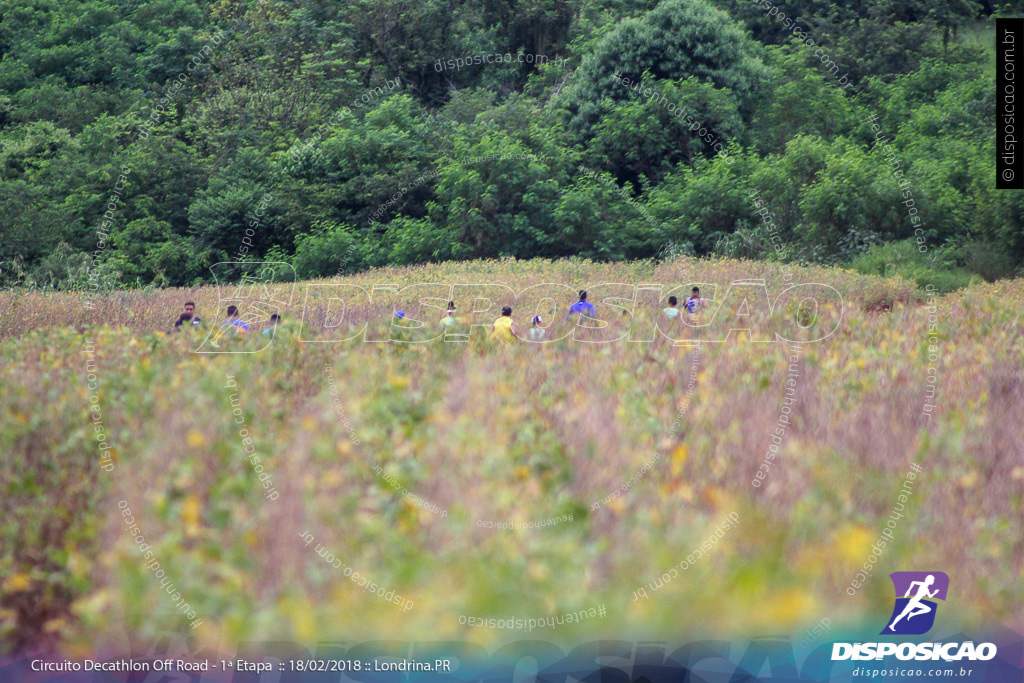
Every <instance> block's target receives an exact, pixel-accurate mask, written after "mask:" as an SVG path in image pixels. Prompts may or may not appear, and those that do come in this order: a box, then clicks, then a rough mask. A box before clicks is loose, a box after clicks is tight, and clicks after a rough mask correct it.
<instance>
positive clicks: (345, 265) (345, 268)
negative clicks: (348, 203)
mask: <svg viewBox="0 0 1024 683" xmlns="http://www.w3.org/2000/svg"><path fill="white" fill-rule="evenodd" d="M360 263H361V256H360V252H359V249H358V245H357V242H356V239H355V237H353V236H352V228H351V227H349V226H344V225H331V224H320V225H316V226H314V231H313V232H311V233H309V234H307V235H300V236H299V237H298V239H296V248H295V260H294V266H295V272H296V274H297V275H298V277H300V278H313V277H331V276H334V275H341V274H343V273H351V272H355V271H356V270H358V269H359V266H360Z"/></svg>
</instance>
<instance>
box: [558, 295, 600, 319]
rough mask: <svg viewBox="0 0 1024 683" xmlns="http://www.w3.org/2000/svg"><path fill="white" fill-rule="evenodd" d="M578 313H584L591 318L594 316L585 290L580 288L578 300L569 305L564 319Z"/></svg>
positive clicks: (592, 306)
mask: <svg viewBox="0 0 1024 683" xmlns="http://www.w3.org/2000/svg"><path fill="white" fill-rule="evenodd" d="M578 313H586V314H587V315H588V316H589V317H591V318H596V317H597V316H596V315H595V314H594V305H593V304H591V303H590V302H589V301H587V290H585V289H581V290H580V300H579V301H577V302H576V303H574V304H573V305H572V306H570V307H569V315H567V316H565V319H566V320H568V319H569V318H571V317H573V316H574V315H576V314H578Z"/></svg>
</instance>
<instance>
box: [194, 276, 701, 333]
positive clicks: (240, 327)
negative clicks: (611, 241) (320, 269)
mask: <svg viewBox="0 0 1024 683" xmlns="http://www.w3.org/2000/svg"><path fill="white" fill-rule="evenodd" d="M704 305H705V300H704V299H703V298H702V297H701V295H700V288H699V287H694V288H693V290H692V291H691V293H690V296H689V297H687V299H686V300H685V301H684V302H683V309H684V310H685V311H686V312H687V314H688V315H690V316H691V317H693V316H696V315H697V314H698V313H699V312H700V310H701V309H702V308H703V307H704ZM195 312H196V305H195V302H193V301H186V302H185V309H184V311H183V312H182V314H181V315H180V316H178V319H177V320H176V321H175V323H174V329H175V330H180V329H182V328H190V327H195V326H198V325H201V324H202V322H203V321H202V318H200V317H198V316H197V315H196V314H195ZM679 313H680V309H679V299H677V298H676V297H675V296H670V297H669V298H668V306H666V307H665V308H664V309H662V314H663V315H664V316H665V317H666V318H668V319H670V320H674V319H677V318H678V317H679ZM584 315H585V316H587V317H590V318H596V317H597V312H596V311H595V310H594V305H593V304H592V303H590V302H589V301H587V291H586V290H585V289H582V290H580V292H579V300H578V301H576V303H574V304H573V305H571V306H570V307H569V312H568V313H567V314H566V316H565V319H566V320H571V319H572V318H573V316H576V317H577V318H579V317H582V316H584ZM395 318H397V319H399V320H404V319H405V311H395ZM280 322H281V316H280V315H279V314H277V313H274V314H273V315H271V316H270V320H269V326H268V327H267V328H266V329H264V330H263V334H271V333H273V331H274V328H275V327H276V326H277V325H278V324H279V323H280ZM543 322H544V320H543V319H542V318H541V316H539V315H535V316H533V318H532V319H531V320H530V328H529V330H528V331H527V337H528V338H529V340H530V341H541V340H543V339H544V335H545V328H544V327H541V323H543ZM459 323H460V321H459V319H458V317H457V316H456V308H455V302H454V301H449V302H448V308H447V310H446V311H445V314H444V317H443V318H441V323H440V324H441V327H442V328H449V327H451V326H453V325H457V324H459ZM231 329H233V330H234V331H235V332H236V333H238V334H247V333H248V332H249V323H247V322H245V321H244V320H243V319H242V316H241V314H240V313H239V311H238V307H237V306H234V305H231V306H228V308H227V317H226V318H225V320H224V322H222V323H221V324H220V326H219V330H220V331H221V332H222V333H223V332H226V331H228V330H231ZM513 338H518V335H517V334H516V329H515V325H514V324H513V323H512V307H511V306H503V307H502V309H501V315H500V316H498V317H497V318H496V319H495V320H494V322H493V323H492V324H491V339H493V340H497V341H508V340H511V339H513Z"/></svg>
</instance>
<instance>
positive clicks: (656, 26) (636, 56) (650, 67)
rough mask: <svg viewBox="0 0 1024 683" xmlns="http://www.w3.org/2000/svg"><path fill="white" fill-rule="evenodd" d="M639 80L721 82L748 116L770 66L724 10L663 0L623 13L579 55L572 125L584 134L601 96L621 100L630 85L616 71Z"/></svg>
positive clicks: (599, 108) (700, 0)
mask: <svg viewBox="0 0 1024 683" xmlns="http://www.w3.org/2000/svg"><path fill="white" fill-rule="evenodd" d="M616 73H618V74H619V76H620V77H625V78H629V79H630V80H631V81H633V82H638V81H640V80H641V78H642V77H643V76H644V74H646V73H649V74H650V76H651V77H653V78H657V79H663V78H664V79H670V80H678V79H685V78H687V77H690V76H693V77H695V78H697V79H698V80H700V81H704V82H708V83H712V84H714V85H715V86H717V87H720V88H725V89H727V90H728V91H729V93H730V94H731V96H732V97H733V98H734V99H735V101H736V103H737V105H738V106H739V107H740V110H741V111H742V112H743V113H744V114H745V115H747V116H749V115H751V114H752V113H753V106H754V103H755V100H756V98H757V97H758V96H759V95H760V94H761V93H760V90H761V86H762V85H763V81H764V79H765V78H766V77H767V75H768V70H767V68H766V67H765V65H764V63H763V62H762V60H761V56H760V50H759V49H758V46H757V44H756V43H754V42H753V41H751V40H750V39H749V38H748V37H747V36H746V35H744V33H743V30H742V29H741V28H740V27H739V26H738V25H737V24H736V23H735V22H733V21H732V19H730V18H729V16H728V15H727V14H725V13H724V12H722V11H720V10H717V9H715V8H714V7H712V6H711V5H710V4H708V3H707V2H704V1H703V0H697V1H690V0H666V1H665V2H661V3H659V4H658V6H657V7H656V8H655V9H653V10H651V11H650V12H648V13H647V14H646V15H644V16H643V17H641V18H636V19H627V20H626V21H623V22H621V23H620V24H619V25H618V26H617V27H616V28H615V29H614V30H612V31H611V32H610V33H608V34H607V35H606V36H605V37H604V38H603V39H602V40H601V42H600V43H598V44H597V45H596V46H595V47H594V49H593V51H592V52H591V53H590V54H588V55H586V56H585V57H584V58H583V61H582V63H581V64H580V68H579V75H578V76H577V79H578V83H577V85H576V86H575V88H574V89H573V95H574V96H575V97H576V98H577V99H579V100H580V101H581V104H579V105H574V106H573V110H574V116H573V119H572V125H573V127H574V129H576V130H577V131H579V132H581V133H582V134H584V135H586V134H588V133H589V130H590V127H591V126H593V125H595V124H596V123H597V122H598V120H599V119H600V117H601V112H602V108H603V105H602V101H603V100H605V99H606V98H608V99H611V100H612V101H616V100H624V99H626V98H627V96H628V94H629V93H628V90H627V89H626V88H625V87H624V86H622V85H621V84H620V83H619V82H618V81H617V80H616V79H615V77H614V74H616Z"/></svg>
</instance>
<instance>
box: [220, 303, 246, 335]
mask: <svg viewBox="0 0 1024 683" xmlns="http://www.w3.org/2000/svg"><path fill="white" fill-rule="evenodd" d="M220 326H221V328H222V329H223V328H225V327H232V326H233V327H234V328H235V331H236V332H241V333H242V334H245V333H246V332H248V331H249V326H248V325H247V324H246V322H245V321H244V320H242V316H240V315H238V306H234V305H232V306H228V319H227V320H225V321H224V322H222V323H221V324H220Z"/></svg>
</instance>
